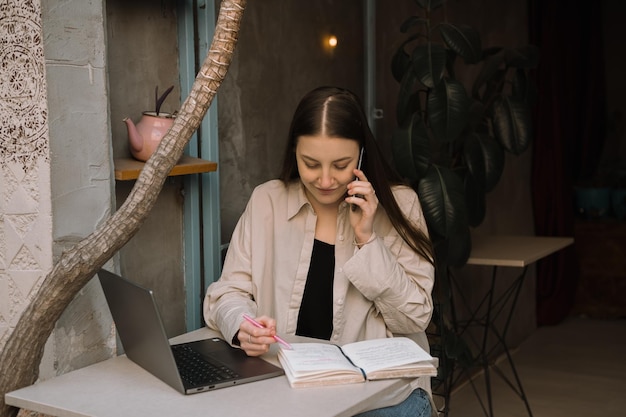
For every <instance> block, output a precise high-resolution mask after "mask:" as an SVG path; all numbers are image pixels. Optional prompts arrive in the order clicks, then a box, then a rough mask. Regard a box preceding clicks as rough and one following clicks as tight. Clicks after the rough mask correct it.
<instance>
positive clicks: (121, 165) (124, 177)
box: [114, 155, 217, 181]
mask: <svg viewBox="0 0 626 417" xmlns="http://www.w3.org/2000/svg"><path fill="white" fill-rule="evenodd" d="M114 163H115V179H116V180H119V181H128V180H136V179H137V178H138V177H139V173H140V172H141V170H142V169H143V166H144V165H145V163H144V162H141V161H138V160H136V159H133V158H115V160H114ZM213 171H217V162H212V161H207V160H205V159H200V158H194V157H192V156H188V155H183V156H182V157H181V158H180V161H178V163H177V164H176V165H175V166H174V168H172V170H171V171H170V173H169V176H170V177H171V176H175V175H188V174H200V173H203V172H213Z"/></svg>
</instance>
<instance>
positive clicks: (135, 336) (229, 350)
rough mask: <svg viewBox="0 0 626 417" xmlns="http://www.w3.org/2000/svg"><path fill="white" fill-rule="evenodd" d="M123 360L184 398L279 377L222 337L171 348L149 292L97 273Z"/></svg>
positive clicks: (103, 272)
mask: <svg viewBox="0 0 626 417" xmlns="http://www.w3.org/2000/svg"><path fill="white" fill-rule="evenodd" d="M98 277H99V278H100V283H101V284H102V289H103V290H104V295H105V297H106V300H107V303H108V304H109V309H110V310H111V315H112V316H113V321H114V322H115V325H116V327H117V331H118V334H119V338H120V341H121V342H122V345H123V347H124V351H125V353H126V356H127V357H128V358H129V359H130V360H132V361H133V362H135V363H137V364H138V365H139V366H141V367H142V368H144V369H145V370H147V371H148V372H150V373H151V374H153V375H154V376H156V377H157V378H159V379H161V380H162V381H163V382H165V383H167V384H168V385H170V386H172V387H173V388H175V389H176V390H178V391H180V392H181V393H184V394H195V393H197V392H202V391H208V390H213V389H218V388H224V387H229V386H233V385H238V384H243V383H246V382H252V381H258V380H261V379H266V378H271V377H275V376H279V375H283V374H284V372H283V370H282V369H281V368H279V367H276V366H274V365H272V364H270V363H268V362H266V361H264V360H263V359H260V358H255V357H249V356H247V355H246V354H245V352H244V351H243V350H241V349H237V348H234V347H232V346H230V345H229V344H228V343H227V342H226V341H225V340H223V339H220V338H211V339H204V340H199V341H195V342H187V343H181V344H176V345H170V343H169V340H168V338H167V335H166V333H165V328H164V327H163V322H162V321H161V316H160V314H159V310H158V308H157V305H156V301H155V299H154V295H153V293H152V291H151V290H149V289H146V288H143V287H141V286H139V285H137V284H135V283H133V282H132V281H130V280H128V279H125V278H122V277H120V276H119V275H116V274H113V273H111V272H109V271H106V270H104V269H101V270H100V271H99V272H98Z"/></svg>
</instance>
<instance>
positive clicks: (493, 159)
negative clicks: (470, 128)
mask: <svg viewBox="0 0 626 417" xmlns="http://www.w3.org/2000/svg"><path fill="white" fill-rule="evenodd" d="M463 156H464V158H465V164H466V165H467V169H468V171H469V172H470V174H471V175H472V177H473V180H474V181H475V182H476V185H477V186H478V187H480V189H481V190H482V192H483V193H485V192H489V191H491V190H492V189H493V188H494V187H495V186H496V184H497V183H498V181H500V177H501V176H502V171H504V161H505V159H504V150H503V149H502V146H501V145H500V144H499V143H498V142H497V141H496V140H495V139H494V138H492V137H491V136H489V135H486V134H479V133H472V134H471V135H469V136H467V137H466V138H465V144H464V147H463Z"/></svg>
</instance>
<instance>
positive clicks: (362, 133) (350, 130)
mask: <svg viewBox="0 0 626 417" xmlns="http://www.w3.org/2000/svg"><path fill="white" fill-rule="evenodd" d="M319 134H324V135H326V136H329V137H337V138H347V139H352V140H355V141H357V142H358V143H359V147H363V148H364V150H365V151H364V154H363V164H362V167H363V171H364V172H365V173H366V175H367V179H368V180H369V181H370V182H371V183H372V185H373V186H374V189H375V190H376V196H377V197H378V201H379V203H380V205H381V206H382V207H383V208H384V209H385V211H386V212H387V216H388V217H389V220H390V221H391V224H392V225H393V226H394V227H395V229H396V230H397V231H398V233H399V234H400V236H402V238H403V239H404V241H405V242H406V243H407V244H408V245H409V246H410V247H411V248H412V249H413V250H414V251H415V252H416V253H417V254H419V255H421V256H422V257H424V258H425V259H427V260H428V261H429V262H431V263H433V261H434V258H433V256H434V255H433V248H432V244H431V242H430V240H429V239H428V237H426V234H425V233H423V231H422V230H420V229H419V228H418V227H417V226H416V225H415V224H414V223H413V222H411V221H410V219H407V218H406V217H405V216H404V214H403V213H402V211H401V210H400V207H399V206H398V203H397V202H396V199H395V198H394V196H393V193H392V191H391V186H392V185H398V184H403V183H404V182H403V180H402V177H400V175H399V174H398V173H397V172H396V171H395V170H394V169H393V168H392V167H391V166H390V165H389V164H388V163H387V161H386V160H385V158H383V156H382V153H381V151H380V148H379V147H378V143H377V142H376V140H375V139H374V135H373V134H372V131H371V130H370V128H369V125H368V123H367V118H366V116H365V112H364V111H363V106H362V105H361V102H360V101H359V99H358V97H357V96H356V95H355V94H353V93H352V92H350V91H349V90H345V89H341V88H337V87H319V88H316V89H315V90H313V91H311V92H309V93H308V94H306V95H305V96H304V97H303V98H302V100H301V101H300V103H299V104H298V107H297V108H296V111H295V113H294V115H293V119H292V120H291V127H290V128H289V138H288V142H287V149H286V151H285V158H284V160H283V168H282V171H281V174H280V177H279V178H280V179H281V180H282V181H283V182H284V183H285V184H288V183H290V182H293V181H295V180H299V179H300V174H299V172H298V165H297V161H296V152H295V150H296V145H297V144H298V138H299V137H301V136H314V135H319Z"/></svg>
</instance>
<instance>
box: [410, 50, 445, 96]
mask: <svg viewBox="0 0 626 417" xmlns="http://www.w3.org/2000/svg"><path fill="white" fill-rule="evenodd" d="M411 62H412V64H413V67H412V69H413V71H415V75H417V78H418V79H419V80H420V82H421V83H422V84H424V85H425V86H426V87H428V88H433V87H434V86H436V85H437V84H439V82H440V81H441V78H442V77H443V71H444V69H445V68H446V50H445V48H444V47H443V46H441V45H439V44H436V43H432V42H429V43H428V44H425V45H418V46H417V47H415V49H414V50H413V53H412V54H411Z"/></svg>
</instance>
